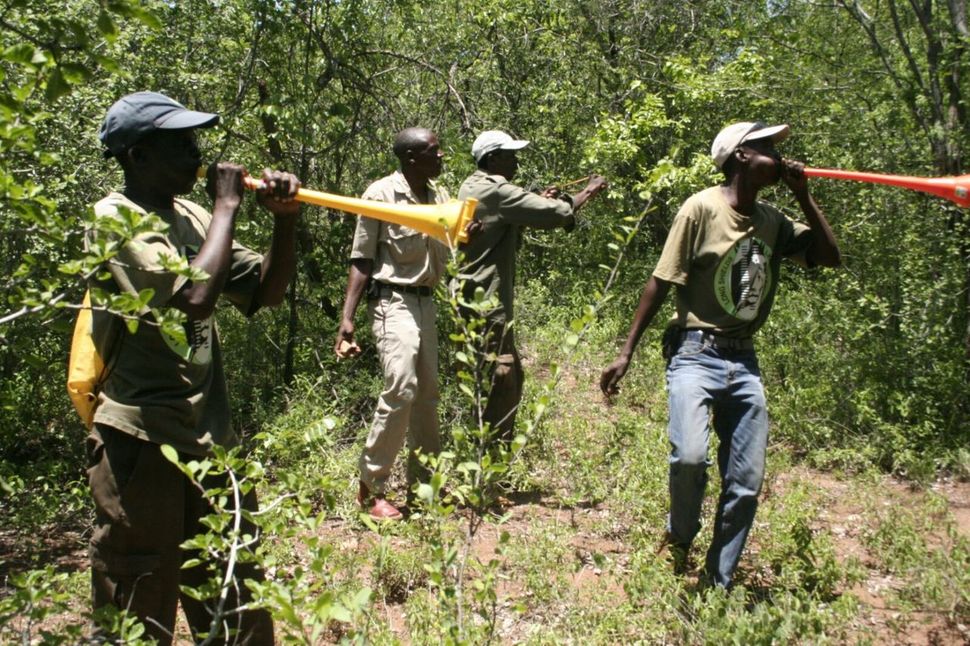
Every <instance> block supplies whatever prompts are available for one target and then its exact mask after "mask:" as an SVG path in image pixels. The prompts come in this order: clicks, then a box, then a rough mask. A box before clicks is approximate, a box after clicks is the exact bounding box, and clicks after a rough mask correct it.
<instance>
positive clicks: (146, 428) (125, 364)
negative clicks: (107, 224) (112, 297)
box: [87, 92, 299, 645]
mask: <svg viewBox="0 0 970 646" xmlns="http://www.w3.org/2000/svg"><path fill="white" fill-rule="evenodd" d="M218 121H219V117H218V116H217V115H215V114H208V113H203V112H194V111H192V110H188V109H186V108H185V107H184V106H182V105H181V104H179V103H177V102H175V101H173V100H172V99H170V98H169V97H167V96H164V95H162V94H157V93H154V92H138V93H135V94H130V95H128V96H125V97H123V98H121V99H120V100H118V101H117V102H116V103H115V104H114V105H112V106H111V108H110V109H109V110H108V113H107V116H106V117H105V120H104V123H103V124H102V126H101V133H100V138H101V142H102V143H103V144H104V145H105V148H106V150H105V156H106V157H114V158H115V159H117V160H118V163H119V164H120V165H121V167H122V169H123V170H124V174H125V188H124V190H123V191H122V192H120V193H111V194H110V195H108V196H107V197H106V198H104V199H103V200H101V201H100V202H98V203H97V204H96V205H95V213H96V215H97V217H98V219H99V220H109V219H112V218H122V217H124V212H125V211H127V210H130V211H136V212H140V213H154V214H156V215H157V216H158V217H160V218H161V219H162V220H163V221H164V222H165V223H166V224H167V225H168V229H167V230H164V231H156V232H150V233H144V234H140V235H139V236H138V237H136V238H135V239H134V240H131V241H130V242H128V243H127V244H125V245H124V246H122V247H121V249H120V250H119V252H118V254H117V255H116V256H114V257H113V258H112V259H111V260H109V261H107V262H106V265H105V267H104V269H105V270H107V273H108V274H109V275H110V278H109V279H108V280H106V281H101V282H98V281H95V282H93V284H95V285H97V286H98V287H101V288H102V289H105V290H109V291H113V292H118V293H126V294H131V295H133V296H137V295H138V293H139V292H140V291H142V290H145V289H151V290H153V294H152V297H151V300H150V301H149V306H151V307H153V308H176V309H179V310H181V311H182V312H184V313H185V314H186V316H187V317H188V321H187V323H186V325H185V339H184V340H183V339H177V338H174V337H170V336H167V335H165V334H163V333H162V332H161V329H160V328H159V327H158V326H157V325H155V324H154V320H153V318H152V315H151V312H150V310H149V308H148V307H146V308H145V310H144V311H143V312H142V320H141V321H140V325H139V326H138V329H137V331H136V332H135V333H134V334H129V333H128V332H127V331H126V330H125V326H124V325H123V324H121V323H120V322H119V321H118V319H117V318H115V317H114V316H113V315H112V314H110V313H106V312H100V311H98V312H95V313H94V316H93V322H92V328H93V329H92V336H93V338H94V341H95V344H96V346H97V347H98V351H99V352H100V354H101V356H102V357H105V358H106V359H107V362H108V365H109V369H110V372H109V374H108V375H107V377H106V379H105V380H104V383H103V384H102V390H101V392H100V393H99V396H98V405H97V409H96V411H95V415H94V426H93V428H92V430H91V433H90V435H89V437H88V439H87V449H88V455H89V469H88V476H89V481H90V485H91V490H92V494H93V497H94V503H95V510H96V513H97V518H96V522H95V527H94V532H93V534H92V536H91V549H90V554H91V569H92V572H91V582H92V594H93V603H94V607H95V608H96V609H97V608H101V607H102V606H107V605H114V606H115V607H116V608H118V609H121V610H127V611H128V612H129V613H132V614H134V615H136V616H137V617H138V618H139V619H141V620H142V621H143V623H144V624H145V627H146V630H147V634H148V636H150V637H151V638H153V639H155V640H157V641H158V642H159V643H162V644H168V643H171V641H172V631H173V630H174V626H175V615H176V608H177V605H178V602H179V601H180V600H181V602H182V608H183V611H184V612H185V616H186V619H187V620H188V624H189V627H190V629H191V630H192V634H193V638H194V639H196V640H197V641H198V640H200V639H202V635H204V634H205V633H208V632H209V631H210V629H213V627H214V629H215V630H222V627H223V626H224V625H225V626H228V628H229V629H230V630H231V631H233V632H234V633H235V634H234V636H233V637H232V639H234V640H236V641H237V643H244V644H265V645H270V644H272V643H273V624H272V619H271V618H270V616H269V613H268V612H266V611H264V610H244V611H242V612H239V611H237V610H236V609H237V608H239V607H240V606H241V605H242V604H245V603H246V602H247V600H248V596H249V593H248V589H247V588H246V586H245V585H244V584H243V583H242V580H243V579H259V578H261V577H262V573H261V572H260V571H259V570H258V569H256V568H254V567H253V566H252V565H251V564H241V563H237V565H236V570H235V572H234V579H235V580H234V583H233V585H231V586H230V588H231V589H230V590H229V593H228V597H227V599H226V603H225V604H224V605H223V608H222V611H223V615H222V617H221V620H220V621H219V622H216V623H214V624H213V623H212V620H213V617H212V608H213V607H215V605H216V601H217V600H215V599H210V600H201V601H200V600H196V599H193V598H192V597H191V596H190V595H186V594H184V593H181V592H180V589H179V587H180V585H181V586H189V587H198V586H200V585H201V584H203V583H204V582H205V581H207V580H208V578H209V577H208V575H207V573H206V568H205V566H204V565H203V566H195V567H190V568H187V569H182V564H183V563H184V562H185V561H186V560H187V559H189V558H193V557H195V556H200V555H193V554H189V553H183V551H182V549H181V547H180V545H181V544H182V543H183V542H184V541H185V540H187V539H189V538H191V537H192V536H195V535H196V534H198V533H200V532H202V531H204V528H203V527H202V525H201V524H200V522H199V520H200V518H201V517H203V516H204V515H206V514H208V513H210V508H209V505H208V503H207V501H206V500H205V498H204V497H203V496H202V495H201V492H200V491H199V489H198V487H197V486H196V485H195V484H193V483H192V482H190V481H189V479H188V478H187V477H186V476H185V475H184V474H183V473H182V472H181V471H179V469H178V468H176V466H175V465H173V464H171V463H170V462H169V461H168V460H166V459H165V457H164V456H163V455H162V453H161V451H160V445H162V444H168V445H171V446H172V447H174V448H175V449H176V450H177V451H178V453H179V456H180V459H181V460H183V461H189V460H192V459H200V458H202V457H204V456H206V455H207V453H208V452H209V450H210V449H211V447H212V446H214V445H216V444H218V445H221V446H225V447H231V446H233V445H235V444H238V441H239V440H238V438H237V436H236V434H235V433H234V432H233V429H232V424H231V420H230V412H229V401H228V397H227V395H228V393H227V389H226V382H225V375H224V373H223V367H222V355H221V350H220V346H219V336H218V332H217V330H216V326H215V322H214V320H213V313H214V310H215V307H216V301H217V300H218V298H219V296H221V295H225V296H226V297H227V298H228V299H229V300H230V302H232V304H233V305H235V306H236V307H237V308H238V309H239V310H240V311H241V312H242V313H243V314H245V315H247V316H250V315H252V314H254V313H255V312H256V311H257V310H258V309H259V308H260V307H261V306H264V305H276V304H278V303H280V302H282V300H283V296H284V293H285V290H286V286H287V284H288V283H289V281H290V279H291V278H292V276H293V273H294V269H295V246H294V240H295V235H294V231H295V225H296V218H297V216H298V213H299V205H298V204H297V203H296V202H294V201H293V197H294V196H295V194H296V191H297V189H298V188H299V181H298V180H297V179H296V177H294V176H293V175H290V174H288V173H280V172H270V171H265V172H264V174H263V180H264V188H263V189H261V190H260V191H259V196H258V199H259V202H260V204H261V205H262V206H264V207H266V208H267V209H269V210H270V211H271V212H272V213H273V215H274V218H273V241H272V246H271V248H270V250H269V252H268V253H267V254H266V255H264V256H260V255H259V254H256V253H254V252H252V251H250V250H249V249H247V248H245V247H243V246H242V245H240V244H238V243H236V242H235V241H234V240H233V231H234V225H235V220H236V215H237V213H238V212H239V207H240V204H241V203H242V199H243V177H244V175H245V170H244V169H243V168H242V167H240V166H237V165H235V164H228V163H219V164H216V165H213V166H211V167H210V168H209V169H208V186H207V191H208V193H209V195H210V197H211V198H213V200H214V205H213V209H212V213H211V214H210V213H209V212H208V211H206V210H205V209H204V208H202V207H201V206H199V205H197V204H194V203H192V202H190V201H188V200H185V199H182V198H179V197H177V196H178V195H183V194H186V193H188V192H190V191H191V190H192V187H193V185H194V184H195V182H196V173H197V171H198V168H199V165H200V162H201V159H202V158H201V154H200V152H199V148H198V145H197V144H196V139H195V132H194V131H195V129H196V128H210V127H212V126H215V125H216V124H217V123H218ZM89 242H90V240H89ZM177 257H182V258H185V259H186V260H187V261H188V263H189V264H190V265H191V266H192V267H195V268H198V269H200V270H202V271H204V272H205V273H206V274H207V275H208V278H207V279H206V280H200V281H192V280H189V279H187V278H186V277H184V276H180V275H177V274H175V273H173V272H172V271H170V270H169V269H167V268H166V265H167V262H168V260H169V259H170V258H177ZM207 484H213V483H207ZM243 505H244V506H245V508H246V509H249V510H252V511H255V510H256V509H257V503H256V498H255V493H254V492H251V494H250V495H248V496H246V499H245V501H244V503H243ZM244 529H245V531H248V532H249V533H253V529H252V528H248V529H247V528H244ZM237 591H238V594H237ZM237 597H238V598H237ZM96 637H97V638H99V639H101V638H110V636H107V635H98V636H96ZM227 639H229V636H227V635H225V634H220V635H219V639H217V640H216V643H223V642H225V641H226V640H227Z"/></svg>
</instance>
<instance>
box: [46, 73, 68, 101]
mask: <svg viewBox="0 0 970 646" xmlns="http://www.w3.org/2000/svg"><path fill="white" fill-rule="evenodd" d="M70 91H71V86H70V85H68V83H67V81H66V80H64V75H63V74H62V73H61V68H59V67H58V68H55V69H54V71H53V72H51V75H50V76H49V77H48V78H47V88H46V89H45V91H44V96H45V97H46V98H47V100H48V101H56V100H57V99H59V98H60V97H62V96H64V95H65V94H68V93H69V92H70Z"/></svg>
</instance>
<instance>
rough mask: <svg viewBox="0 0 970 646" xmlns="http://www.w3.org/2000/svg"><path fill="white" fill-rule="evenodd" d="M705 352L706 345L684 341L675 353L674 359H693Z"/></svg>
mask: <svg viewBox="0 0 970 646" xmlns="http://www.w3.org/2000/svg"><path fill="white" fill-rule="evenodd" d="M703 351H704V344H703V343H700V342H698V341H684V342H683V343H681V344H680V347H679V348H677V352H675V353H674V358H675V359H676V358H677V357H692V356H694V355H698V354H700V353H701V352H703Z"/></svg>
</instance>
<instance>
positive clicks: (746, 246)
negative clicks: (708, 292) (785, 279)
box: [714, 237, 772, 321]
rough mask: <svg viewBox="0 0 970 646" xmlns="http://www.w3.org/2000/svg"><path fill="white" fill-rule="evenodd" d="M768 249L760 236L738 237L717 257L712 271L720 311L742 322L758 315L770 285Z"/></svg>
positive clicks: (769, 249)
mask: <svg viewBox="0 0 970 646" xmlns="http://www.w3.org/2000/svg"><path fill="white" fill-rule="evenodd" d="M771 254H772V250H771V247H769V246H768V245H767V244H765V242H764V240H761V239H760V238H754V237H752V238H743V239H741V240H738V241H737V242H736V243H735V245H734V246H733V247H732V248H731V250H730V251H729V252H728V253H727V254H725V256H724V257H723V258H722V259H721V264H720V265H719V266H718V268H717V273H716V274H715V277H714V281H715V289H714V291H715V293H716V294H717V300H718V302H719V303H720V304H721V307H723V308H724V311H725V312H727V313H728V314H730V315H731V316H735V317H737V318H739V319H741V320H742V321H751V320H754V318H755V317H756V316H757V315H758V310H759V309H760V308H761V303H762V302H763V301H764V297H765V294H767V293H768V292H769V291H770V290H769V288H770V287H771V281H772V275H771V265H770V264H769V261H770V260H771Z"/></svg>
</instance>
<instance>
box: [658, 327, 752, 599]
mask: <svg viewBox="0 0 970 646" xmlns="http://www.w3.org/2000/svg"><path fill="white" fill-rule="evenodd" d="M667 392H668V395H669V401H670V423H669V426H668V435H669V438H670V445H671V451H670V515H669V516H668V521H667V522H668V525H667V531H668V532H669V533H670V539H671V541H672V542H674V543H675V544H678V545H680V546H683V547H689V546H690V544H691V541H693V540H694V537H695V536H696V535H697V532H698V531H699V530H700V527H701V525H700V512H701V503H702V501H703V498H704V488H705V486H706V485H707V467H708V465H709V464H710V461H709V460H708V459H707V452H708V441H709V437H710V431H709V426H708V422H709V420H710V418H711V416H713V420H712V421H713V424H712V426H713V427H714V431H715V432H716V433H717V435H718V438H719V439H720V446H719V448H718V452H717V465H718V468H719V469H720V472H721V480H722V487H721V495H720V498H719V499H718V503H717V514H716V516H715V519H714V538H713V540H712V541H711V547H710V549H709V550H708V552H707V564H706V570H707V574H708V575H709V576H711V577H712V578H713V580H714V583H715V584H716V585H721V586H725V587H726V586H728V585H730V583H731V577H732V576H733V575H734V570H735V568H736V567H737V565H738V560H739V559H740V558H741V551H742V550H743V549H744V543H745V541H746V540H747V538H748V531H749V530H750V529H751V524H752V523H753V522H754V514H755V510H756V509H757V507H758V494H759V493H760V491H761V482H762V480H763V479H764V472H765V450H766V447H767V444H768V413H767V408H766V405H765V394H764V388H763V387H762V384H761V371H760V370H759V368H758V359H757V357H756V356H755V353H754V351H753V350H743V351H723V350H718V349H716V348H713V347H711V346H710V345H708V344H706V343H700V342H696V341H684V342H683V343H682V344H681V345H680V347H679V348H678V350H677V351H676V353H675V354H674V355H673V356H672V357H671V359H670V362H669V363H668V364H667Z"/></svg>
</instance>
